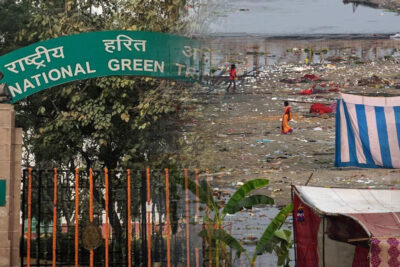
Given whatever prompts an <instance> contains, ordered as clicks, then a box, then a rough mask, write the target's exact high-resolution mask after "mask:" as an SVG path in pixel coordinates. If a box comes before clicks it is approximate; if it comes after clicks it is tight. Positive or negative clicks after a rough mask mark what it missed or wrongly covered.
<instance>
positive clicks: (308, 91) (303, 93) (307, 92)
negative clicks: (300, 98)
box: [300, 89, 313, 95]
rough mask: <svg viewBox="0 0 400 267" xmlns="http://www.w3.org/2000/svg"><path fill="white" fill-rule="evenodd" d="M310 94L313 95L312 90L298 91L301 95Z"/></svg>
mask: <svg viewBox="0 0 400 267" xmlns="http://www.w3.org/2000/svg"><path fill="white" fill-rule="evenodd" d="M312 93H313V89H307V90H303V91H300V94H301V95H311V94H312Z"/></svg>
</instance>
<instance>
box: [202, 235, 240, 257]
mask: <svg viewBox="0 0 400 267" xmlns="http://www.w3.org/2000/svg"><path fill="white" fill-rule="evenodd" d="M199 236H200V237H203V238H208V237H209V236H211V238H212V239H214V240H220V241H222V242H224V243H225V244H226V245H228V246H229V247H231V248H233V249H234V250H236V256H237V257H238V258H240V254H241V253H242V252H244V253H246V254H247V251H246V249H245V248H244V247H243V246H242V245H241V244H240V242H239V241H238V240H237V239H236V238H234V237H233V236H231V235H230V234H228V232H226V231H225V230H223V229H208V230H203V231H201V232H200V233H199Z"/></svg>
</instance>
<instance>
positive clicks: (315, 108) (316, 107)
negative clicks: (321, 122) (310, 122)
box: [310, 103, 333, 114]
mask: <svg viewBox="0 0 400 267" xmlns="http://www.w3.org/2000/svg"><path fill="white" fill-rule="evenodd" d="M332 111H333V110H332V108H331V107H330V106H326V105H324V104H321V103H315V104H312V105H311V107H310V113H317V114H324V113H332Z"/></svg>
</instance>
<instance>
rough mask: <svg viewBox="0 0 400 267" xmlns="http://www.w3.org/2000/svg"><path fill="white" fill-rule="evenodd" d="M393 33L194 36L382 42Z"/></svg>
mask: <svg viewBox="0 0 400 267" xmlns="http://www.w3.org/2000/svg"><path fill="white" fill-rule="evenodd" d="M399 31H400V27H399ZM393 34H396V32H393V33H377V34H287V35H272V34H250V33H211V34H206V35H194V36H193V37H195V38H199V39H210V38H238V37H241V38H256V39H264V40H274V39H279V40H282V39H290V40H296V39H297V40H318V39H323V40H335V39H336V40H337V39H341V40H382V39H389V38H390V36H391V35H393Z"/></svg>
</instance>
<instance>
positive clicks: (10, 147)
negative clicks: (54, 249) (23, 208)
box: [0, 104, 22, 267]
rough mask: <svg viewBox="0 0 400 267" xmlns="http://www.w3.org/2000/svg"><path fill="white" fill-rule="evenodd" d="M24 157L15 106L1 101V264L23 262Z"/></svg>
mask: <svg viewBox="0 0 400 267" xmlns="http://www.w3.org/2000/svg"><path fill="white" fill-rule="evenodd" d="M21 158H22V129H20V128H15V125H14V107H13V106H12V105H10V104H0V240H1V242H0V267H3V266H13V267H14V266H15V267H16V266H19V265H20V258H19V242H20V236H21V226H20V200H21ZM2 186H5V191H2ZM3 200H5V202H3Z"/></svg>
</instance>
